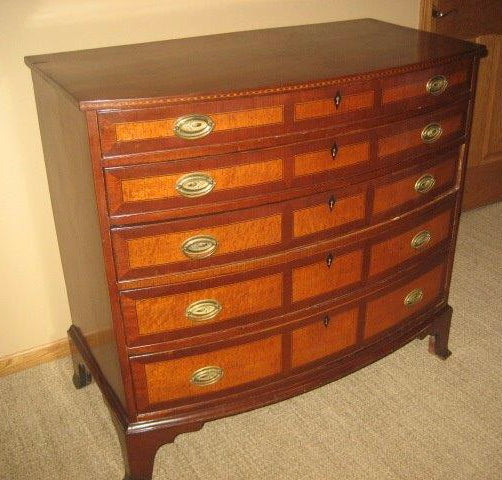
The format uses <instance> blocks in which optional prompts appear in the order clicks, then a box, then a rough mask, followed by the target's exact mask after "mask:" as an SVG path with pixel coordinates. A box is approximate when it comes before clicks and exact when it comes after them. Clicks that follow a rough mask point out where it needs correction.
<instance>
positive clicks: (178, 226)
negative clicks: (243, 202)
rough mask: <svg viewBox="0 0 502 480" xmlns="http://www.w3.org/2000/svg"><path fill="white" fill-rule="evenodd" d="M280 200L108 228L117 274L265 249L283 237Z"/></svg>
mask: <svg viewBox="0 0 502 480" xmlns="http://www.w3.org/2000/svg"><path fill="white" fill-rule="evenodd" d="M282 208H283V206H282V205H279V206H274V205H272V206H265V207H260V208H256V209H253V210H252V211H248V210H244V211H238V212H231V213H225V214H221V215H212V216H206V217H198V218H195V219H191V220H179V221H173V222H165V223H159V224H154V225H142V226H138V227H128V228H119V229H113V230H112V243H113V248H114V255H115V264H116V269H117V275H118V277H119V279H121V278H134V277H139V276H142V275H156V274H159V273H166V272H169V271H178V270H180V269H196V268H202V267H204V266H210V265H215V264H219V263H223V262H228V261H232V260H233V259H242V258H246V257H251V256H255V255H260V254H265V253H268V252H271V251H273V250H274V249H276V250H277V249H278V248H279V247H280V246H281V244H282V242H283V212H282Z"/></svg>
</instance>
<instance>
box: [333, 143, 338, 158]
mask: <svg viewBox="0 0 502 480" xmlns="http://www.w3.org/2000/svg"><path fill="white" fill-rule="evenodd" d="M337 153H338V145H337V144H336V143H334V144H333V146H332V147H331V158H332V159H333V160H334V159H335V157H336V154H337Z"/></svg>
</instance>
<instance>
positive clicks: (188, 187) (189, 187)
mask: <svg viewBox="0 0 502 480" xmlns="http://www.w3.org/2000/svg"><path fill="white" fill-rule="evenodd" d="M215 186H216V182H215V181H214V179H213V178H212V177H211V176H210V175H206V174H205V173H200V172H194V173H189V174H188V175H183V176H182V177H180V178H179V179H178V181H177V182H176V190H177V191H178V193H179V194H180V195H182V196H183V197H189V198H195V197H203V196H204V195H207V194H208V193H209V192H211V191H212V190H213V188H214V187H215Z"/></svg>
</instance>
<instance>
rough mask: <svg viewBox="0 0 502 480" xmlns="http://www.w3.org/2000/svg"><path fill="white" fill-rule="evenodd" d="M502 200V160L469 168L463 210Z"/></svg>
mask: <svg viewBox="0 0 502 480" xmlns="http://www.w3.org/2000/svg"><path fill="white" fill-rule="evenodd" d="M501 200H502V160H496V161H494V162H490V163H485V164H483V165H476V166H475V167H469V168H468V169H467V173H466V178H465V191H464V201H463V203H462V210H470V209H471V208H477V207H481V206H483V205H488V204H490V203H495V202H500V201H501Z"/></svg>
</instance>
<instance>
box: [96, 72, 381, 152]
mask: <svg viewBox="0 0 502 480" xmlns="http://www.w3.org/2000/svg"><path fill="white" fill-rule="evenodd" d="M376 88H378V84H377V83H375V82H365V83H354V84H350V85H343V86H340V87H325V88H318V89H312V90H308V91H303V92H296V93H292V94H282V95H265V96H257V97H254V98H246V97H243V98H240V99H236V100H222V101H218V102H214V101H208V102H200V103H197V102H195V103H191V104H180V105H173V106H169V107H162V108H149V109H144V110H124V111H103V112H100V113H99V128H100V137H101V148H102V152H103V156H104V157H112V156H116V155H128V154H134V153H143V152H155V151H160V150H168V149H179V150H180V152H179V155H178V158H182V157H189V156H192V155H193V153H194V152H196V151H197V147H200V146H209V145H221V144H229V143H234V142H239V141H247V140H253V139H258V138H267V137H274V136H277V135H284V134H288V133H294V132H299V131H304V130H305V129H318V128H326V127H329V126H332V125H334V124H336V123H338V122H347V121H351V120H357V119H363V118H367V117H370V116H374V115H375V114H376V110H375V98H376V94H375V89H376ZM236 150H237V149H236ZM199 155H200V153H199Z"/></svg>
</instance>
